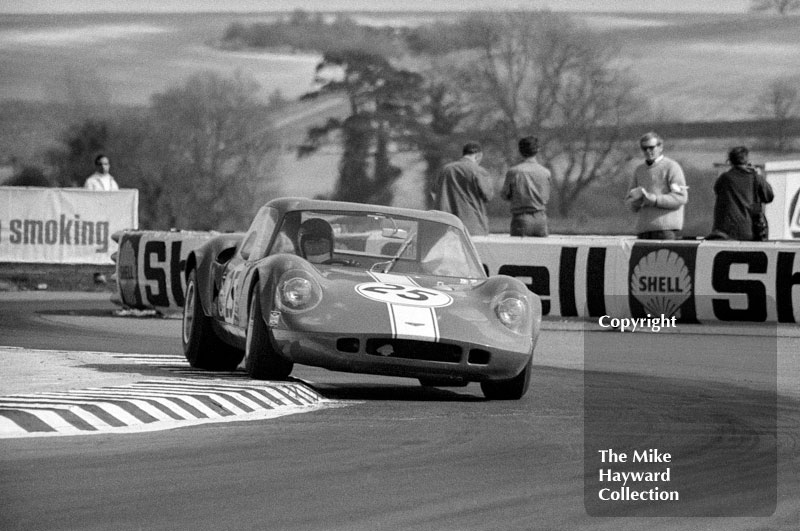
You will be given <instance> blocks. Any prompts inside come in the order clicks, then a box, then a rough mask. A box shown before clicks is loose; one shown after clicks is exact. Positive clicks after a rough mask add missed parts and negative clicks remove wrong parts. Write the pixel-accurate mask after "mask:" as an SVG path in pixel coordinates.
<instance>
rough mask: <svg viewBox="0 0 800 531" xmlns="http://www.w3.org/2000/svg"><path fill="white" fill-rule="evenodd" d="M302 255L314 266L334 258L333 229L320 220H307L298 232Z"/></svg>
mask: <svg viewBox="0 0 800 531" xmlns="http://www.w3.org/2000/svg"><path fill="white" fill-rule="evenodd" d="M297 243H298V248H299V251H300V255H301V256H302V257H303V258H305V259H306V260H308V261H309V262H311V263H312V264H321V263H323V262H325V261H327V260H330V259H331V258H333V228H332V227H331V225H330V223H328V222H327V221H325V220H324V219H320V218H311V219H307V220H305V221H304V222H303V223H302V224H301V225H300V228H299V229H298V231H297Z"/></svg>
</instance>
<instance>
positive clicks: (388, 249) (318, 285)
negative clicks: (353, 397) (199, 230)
mask: <svg viewBox="0 0 800 531" xmlns="http://www.w3.org/2000/svg"><path fill="white" fill-rule="evenodd" d="M184 274H185V277H186V278H185V280H186V294H185V304H184V310H183V323H182V335H183V350H184V354H185V355H186V359H187V360H188V361H189V363H190V364H191V366H192V367H197V368H204V369H209V370H234V369H236V368H237V367H243V368H244V369H245V370H246V371H247V372H248V373H249V375H250V376H251V377H252V378H255V379H270V380H283V379H286V378H288V377H289V375H290V374H291V372H292V368H293V365H294V364H295V363H297V364H302V365H312V366H317V367H323V368H326V369H330V370H334V371H345V372H353V373H369V374H378V375H387V376H401V377H409V378H416V379H418V380H419V381H420V383H421V384H422V385H424V386H465V385H467V384H468V383H469V382H480V386H481V389H482V391H483V394H484V396H485V397H486V398H488V399H501V400H514V399H519V398H521V397H522V396H523V395H524V394H525V393H526V391H527V390H528V387H529V383H530V378H531V364H532V358H533V350H534V346H535V345H536V340H537V337H538V334H539V329H540V324H541V303H540V301H539V298H538V297H537V296H536V295H535V294H534V293H532V292H531V291H530V290H528V289H527V287H526V286H525V284H523V283H522V282H521V281H520V280H518V279H516V278H513V277H508V276H503V275H499V276H493V277H487V275H486V273H485V271H484V269H483V266H482V264H481V262H480V259H479V258H478V254H477V252H476V250H475V247H474V246H473V244H472V242H471V240H470V239H469V237H468V235H467V234H466V231H465V230H464V226H463V224H462V223H461V221H460V220H459V219H458V218H457V217H455V216H453V215H451V214H447V213H444V212H439V211H422V210H413V209H405V208H395V207H385V206H377V205H367V204H357V203H345V202H336V201H322V200H311V199H303V198H281V199H275V200H273V201H270V202H269V203H267V204H266V205H265V206H263V207H262V208H261V209H260V210H259V212H258V214H257V215H256V217H255V219H254V220H253V222H252V224H251V225H250V228H249V229H248V230H247V232H245V233H230V234H220V235H218V236H215V237H213V238H211V239H210V240H208V241H207V242H206V243H204V244H203V245H202V246H200V247H198V248H197V249H195V250H194V251H193V252H191V253H190V254H189V256H188V257H187V259H186V266H185V269H184Z"/></svg>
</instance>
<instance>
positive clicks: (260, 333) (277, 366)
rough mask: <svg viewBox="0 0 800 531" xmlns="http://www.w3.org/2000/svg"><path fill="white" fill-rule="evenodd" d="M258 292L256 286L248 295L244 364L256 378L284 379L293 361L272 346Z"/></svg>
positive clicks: (251, 375) (290, 369)
mask: <svg viewBox="0 0 800 531" xmlns="http://www.w3.org/2000/svg"><path fill="white" fill-rule="evenodd" d="M258 293H259V288H258V286H256V289H255V290H254V292H253V296H252V297H250V312H249V313H248V316H247V339H246V342H245V348H244V366H245V369H247V373H248V374H249V375H250V377H252V378H255V379H256V380H285V379H286V378H287V377H288V376H289V374H290V373H291V372H292V367H293V366H294V363H292V362H291V361H287V360H285V359H284V358H282V357H281V356H280V354H278V353H277V352H276V351H275V349H274V348H273V347H272V341H271V339H270V334H269V329H268V328H267V325H266V323H264V314H263V313H262V311H261V303H260V302H259V298H258Z"/></svg>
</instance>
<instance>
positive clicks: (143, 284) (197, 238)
mask: <svg viewBox="0 0 800 531" xmlns="http://www.w3.org/2000/svg"><path fill="white" fill-rule="evenodd" d="M216 234H217V233H215V232H192V231H124V232H120V233H116V234H114V239H115V240H117V243H118V244H119V251H118V252H117V253H116V255H115V256H114V257H113V258H114V259H115V260H116V262H117V271H116V279H117V295H116V297H114V298H112V300H114V302H117V303H118V304H121V305H122V306H125V307H127V308H136V309H155V310H158V311H160V312H164V313H169V312H173V311H177V310H180V309H181V308H182V307H183V295H184V293H185V290H186V281H185V280H184V278H183V274H182V273H183V267H184V264H185V263H186V257H188V256H189V253H190V252H192V250H193V249H195V248H197V247H199V246H200V245H202V244H203V243H204V242H206V241H207V240H208V239H209V238H211V237H212V236H215V235H216ZM117 299H118V300H117Z"/></svg>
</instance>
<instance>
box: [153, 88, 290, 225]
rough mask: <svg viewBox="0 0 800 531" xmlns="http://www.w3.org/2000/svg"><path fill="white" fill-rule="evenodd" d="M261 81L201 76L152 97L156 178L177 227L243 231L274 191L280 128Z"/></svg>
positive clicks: (166, 213) (164, 208)
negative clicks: (264, 99)
mask: <svg viewBox="0 0 800 531" xmlns="http://www.w3.org/2000/svg"><path fill="white" fill-rule="evenodd" d="M258 90H259V87H258V83H256V82H255V81H254V80H252V79H249V78H246V77H244V76H242V75H240V74H236V75H235V76H234V77H222V76H220V75H219V74H216V73H213V72H205V73H201V74H196V75H194V76H192V77H191V78H189V79H188V80H187V81H186V83H185V84H184V85H182V86H180V87H177V88H173V89H169V90H167V91H166V92H163V93H160V94H156V95H154V96H153V98H152V105H151V111H152V115H151V120H152V124H153V127H154V134H153V135H152V137H151V139H150V144H149V145H150V149H149V152H150V154H151V157H152V159H153V161H154V164H156V165H157V166H156V167H153V166H151V167H150V172H152V174H154V175H153V177H152V178H151V179H150V181H151V184H152V181H155V182H157V183H158V185H159V187H161V188H163V190H169V193H164V194H161V195H159V196H157V197H156V198H154V199H156V200H157V201H158V202H159V206H160V210H161V214H160V216H159V217H160V218H161V219H164V220H165V221H167V222H168V223H169V224H170V226H174V227H181V228H196V229H209V228H213V229H217V230H243V229H244V228H246V225H247V223H248V222H249V220H250V219H251V217H252V215H253V213H254V212H255V210H256V209H257V208H258V207H259V206H261V204H263V203H264V202H265V201H266V200H267V199H268V196H269V192H270V186H271V182H270V181H271V177H272V175H271V171H270V170H269V168H270V167H272V166H274V157H275V156H276V155H275V152H274V150H273V149H272V148H273V147H274V139H273V132H272V128H271V124H270V121H269V116H268V114H267V110H266V106H265V105H264V104H263V103H262V102H260V101H259V100H258V99H257V98H256V94H257V92H258Z"/></svg>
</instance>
